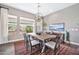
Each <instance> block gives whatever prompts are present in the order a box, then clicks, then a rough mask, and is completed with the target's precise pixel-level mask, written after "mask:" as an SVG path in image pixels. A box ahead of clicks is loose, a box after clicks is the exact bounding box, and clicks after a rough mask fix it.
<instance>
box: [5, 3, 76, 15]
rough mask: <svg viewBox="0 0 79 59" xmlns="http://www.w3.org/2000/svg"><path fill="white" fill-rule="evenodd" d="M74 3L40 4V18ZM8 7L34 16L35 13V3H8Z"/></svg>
mask: <svg viewBox="0 0 79 59" xmlns="http://www.w3.org/2000/svg"><path fill="white" fill-rule="evenodd" d="M74 4H75V3H40V9H39V10H40V14H41V15H42V16H45V15H48V14H50V13H53V12H56V11H58V10H61V9H64V8H66V7H69V6H71V5H74ZM6 5H8V6H12V7H15V8H18V9H21V10H24V11H27V12H30V13H33V14H36V13H37V12H38V11H37V5H38V4H37V3H8V4H6Z"/></svg>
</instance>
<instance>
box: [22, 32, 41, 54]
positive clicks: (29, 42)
mask: <svg viewBox="0 0 79 59" xmlns="http://www.w3.org/2000/svg"><path fill="white" fill-rule="evenodd" d="M23 36H24V40H25V46H26V50H27V49H28V50H29V51H30V53H32V52H33V51H32V49H33V47H34V46H36V45H38V46H39V48H40V42H39V41H38V40H34V39H33V38H32V36H30V35H28V34H26V33H24V34H23Z"/></svg>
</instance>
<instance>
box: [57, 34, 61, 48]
mask: <svg viewBox="0 0 79 59" xmlns="http://www.w3.org/2000/svg"><path fill="white" fill-rule="evenodd" d="M61 39H62V34H59V35H57V38H56V45H55V49H57V48H59V47H60V43H61Z"/></svg>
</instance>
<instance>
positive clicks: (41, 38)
mask: <svg viewBox="0 0 79 59" xmlns="http://www.w3.org/2000/svg"><path fill="white" fill-rule="evenodd" d="M28 35H31V36H33V37H35V38H38V39H39V40H42V41H44V40H47V39H49V38H56V36H57V35H49V34H41V35H37V34H35V33H28Z"/></svg>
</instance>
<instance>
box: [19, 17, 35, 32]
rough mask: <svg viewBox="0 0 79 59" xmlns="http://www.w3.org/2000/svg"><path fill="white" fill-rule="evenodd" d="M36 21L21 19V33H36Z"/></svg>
mask: <svg viewBox="0 0 79 59" xmlns="http://www.w3.org/2000/svg"><path fill="white" fill-rule="evenodd" d="M34 23H35V21H34V20H31V19H28V18H21V19H20V31H23V32H34V30H35V29H34V28H35V27H34Z"/></svg>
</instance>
